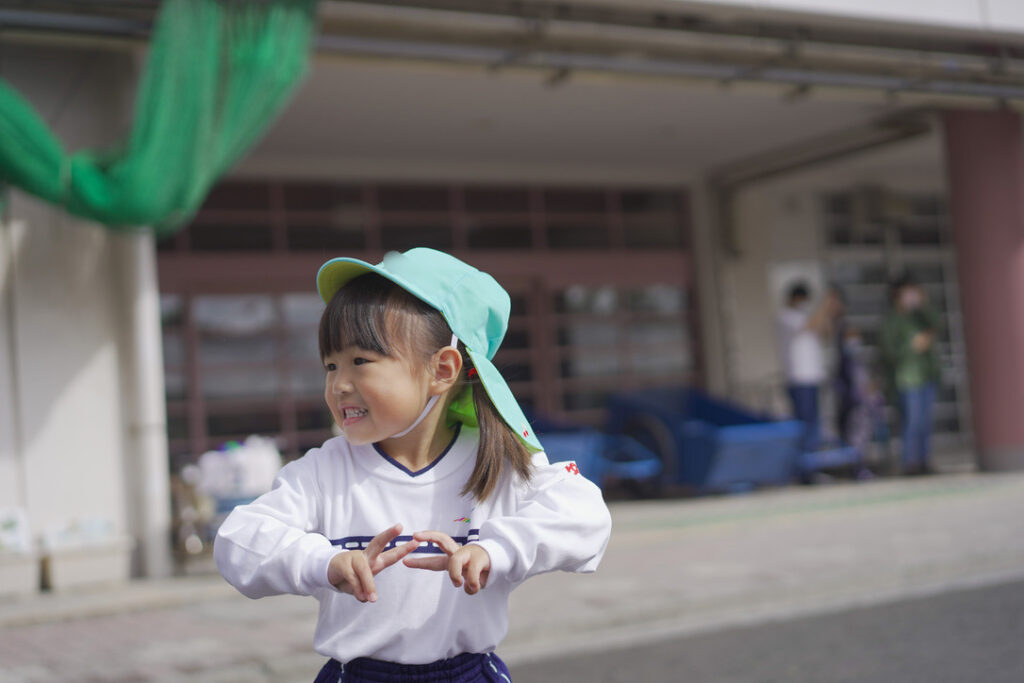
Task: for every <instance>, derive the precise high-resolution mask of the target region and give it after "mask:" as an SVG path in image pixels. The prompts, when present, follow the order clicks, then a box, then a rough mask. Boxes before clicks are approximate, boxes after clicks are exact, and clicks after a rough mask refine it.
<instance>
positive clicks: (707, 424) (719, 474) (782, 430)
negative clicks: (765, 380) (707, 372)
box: [608, 388, 803, 493]
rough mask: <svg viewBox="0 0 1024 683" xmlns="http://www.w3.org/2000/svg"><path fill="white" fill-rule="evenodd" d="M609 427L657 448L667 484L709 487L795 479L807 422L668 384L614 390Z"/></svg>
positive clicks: (709, 489) (744, 486) (740, 487)
mask: <svg viewBox="0 0 1024 683" xmlns="http://www.w3.org/2000/svg"><path fill="white" fill-rule="evenodd" d="M608 431H609V433H611V434H623V435H626V436H630V437H633V438H635V439H636V440H637V441H639V442H640V443H642V444H643V445H644V446H646V447H647V448H649V449H650V450H652V451H653V452H655V453H657V454H658V456H659V457H660V458H661V461H662V464H663V466H664V469H663V475H662V479H661V481H662V482H663V483H664V484H666V485H671V486H682V487H686V488H688V489H691V490H693V491H695V492H699V493H707V492H713V491H734V490H743V489H749V488H752V487H754V486H759V485H765V484H784V483H787V482H789V481H790V480H791V479H792V477H793V474H794V472H795V468H796V464H797V458H798V457H799V455H800V436H801V434H802V431H803V427H802V424H801V423H800V422H799V421H796V420H785V421H773V420H770V419H767V418H765V417H763V416H760V415H756V414H754V413H751V412H748V411H745V410H743V409H742V408H740V407H738V406H735V405H732V404H730V403H727V402H725V401H720V400H716V399H713V398H711V397H710V396H707V395H706V394H703V393H701V392H698V391H695V390H692V389H687V388H662V389H653V390H647V391H643V392H637V393H630V394H618V395H615V396H612V397H611V398H610V399H609V412H608Z"/></svg>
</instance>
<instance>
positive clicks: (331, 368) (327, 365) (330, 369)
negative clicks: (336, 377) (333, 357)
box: [324, 363, 338, 372]
mask: <svg viewBox="0 0 1024 683" xmlns="http://www.w3.org/2000/svg"><path fill="white" fill-rule="evenodd" d="M337 369H338V365H337V364H336V363H325V364H324V370H326V371H327V372H334V371H335V370H337Z"/></svg>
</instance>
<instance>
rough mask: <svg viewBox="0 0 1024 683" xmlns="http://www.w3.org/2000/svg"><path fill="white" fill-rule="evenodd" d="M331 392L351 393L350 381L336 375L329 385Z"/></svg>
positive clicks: (339, 374)
mask: <svg viewBox="0 0 1024 683" xmlns="http://www.w3.org/2000/svg"><path fill="white" fill-rule="evenodd" d="M331 391H333V392H334V393H335V394H347V393H349V392H350V391H352V381H351V380H350V379H349V378H348V377H345V376H343V375H342V374H341V373H338V376H337V377H335V378H334V382H332V383H331Z"/></svg>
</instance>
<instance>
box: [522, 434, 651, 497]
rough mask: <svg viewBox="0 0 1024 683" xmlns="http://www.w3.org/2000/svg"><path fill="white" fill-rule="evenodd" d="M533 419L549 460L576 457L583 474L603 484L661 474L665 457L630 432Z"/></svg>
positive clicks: (646, 478)
mask: <svg viewBox="0 0 1024 683" xmlns="http://www.w3.org/2000/svg"><path fill="white" fill-rule="evenodd" d="M530 423H531V424H532V426H533V429H534V431H535V432H536V433H537V436H538V438H539V439H540V441H541V444H542V445H543V446H544V452H545V453H546V454H547V456H548V461H549V462H568V461H573V462H575V463H576V466H577V467H579V470H580V474H582V475H583V476H585V477H586V478H587V479H589V480H590V481H592V482H594V483H595V484H597V485H598V486H601V487H602V488H603V487H604V486H605V485H606V484H607V483H609V482H611V481H612V480H619V481H621V480H635V481H645V480H651V479H654V478H656V477H658V476H659V475H660V474H661V469H662V463H661V459H660V458H659V457H658V456H657V455H656V454H655V453H652V452H651V451H649V450H648V449H646V448H644V447H643V446H642V445H641V444H639V443H637V442H636V441H635V440H633V439H631V438H629V437H628V436H624V435H608V434H605V433H603V432H599V431H597V430H596V429H592V428H590V427H579V426H572V425H565V424H559V423H555V422H551V421H548V420H545V419H543V418H534V419H531V420H530Z"/></svg>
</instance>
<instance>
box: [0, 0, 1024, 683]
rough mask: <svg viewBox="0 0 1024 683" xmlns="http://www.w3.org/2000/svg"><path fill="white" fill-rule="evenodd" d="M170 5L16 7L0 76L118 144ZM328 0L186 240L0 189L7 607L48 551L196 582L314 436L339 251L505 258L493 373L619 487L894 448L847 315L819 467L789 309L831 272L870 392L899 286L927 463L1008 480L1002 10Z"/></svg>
mask: <svg viewBox="0 0 1024 683" xmlns="http://www.w3.org/2000/svg"><path fill="white" fill-rule="evenodd" d="M158 9H159V3H156V2H146V1H144V0H125V1H123V2H117V1H114V0H106V1H104V0H96V1H90V2H84V1H74V0H61V1H59V0H36V1H34V2H31V3H28V2H0V78H3V79H4V80H5V81H6V82H7V83H8V84H9V85H10V86H11V87H13V88H14V89H16V90H17V91H18V92H20V93H21V95H22V96H24V97H25V98H26V99H27V100H28V101H29V102H30V103H31V104H32V105H33V106H34V107H35V109H36V110H37V111H38V112H39V114H40V116H41V118H42V119H43V120H44V121H45V122H46V123H47V124H48V125H49V126H50V127H51V128H52V130H53V131H54V133H55V134H56V136H57V137H58V138H59V139H60V140H61V141H62V142H63V143H64V144H65V145H66V146H67V148H68V149H70V150H75V149H79V148H90V149H96V148H103V147H105V146H109V145H112V144H115V143H117V142H118V141H119V140H120V139H122V138H123V137H124V136H125V134H126V132H127V131H128V130H129V129H130V128H131V125H132V115H133V99H134V96H135V93H136V90H137V88H138V84H139V79H140V74H141V73H142V72H143V71H144V68H145V57H146V48H147V41H148V38H149V36H150V30H151V27H152V22H153V20H154V17H155V15H156V13H157V11H158ZM316 11H317V28H316V32H315V36H314V39H313V44H314V47H313V50H312V52H311V54H310V56H309V60H310V61H309V70H308V73H307V75H306V77H305V79H304V80H303V81H302V82H301V83H300V85H299V87H298V89H297V90H296V92H295V95H294V98H293V99H292V100H291V102H290V103H289V104H288V106H287V107H286V109H285V110H284V112H283V113H282V114H281V116H280V117H279V118H277V119H276V120H274V121H273V123H272V124H271V126H270V128H269V131H268V132H267V134H266V136H265V137H263V138H262V139H261V140H260V141H259V142H258V143H257V144H256V145H255V147H253V148H252V149H251V150H250V151H248V152H247V153H246V154H245V155H244V156H243V158H242V159H241V161H240V162H239V163H238V164H237V165H235V166H234V167H232V168H230V170H228V171H227V173H226V174H225V175H224V176H223V177H221V178H219V179H218V180H217V182H216V183H215V185H214V186H213V188H212V191H211V192H210V193H209V195H208V196H207V197H206V198H205V200H204V201H203V202H202V204H201V207H200V208H199V209H198V211H197V212H196V213H195V214H194V216H192V217H191V218H189V220H188V221H187V222H186V223H185V224H184V225H182V226H181V227H180V229H179V230H176V231H170V232H167V231H165V232H163V233H161V235H160V236H159V237H154V235H153V234H150V233H145V232H143V233H129V234H124V233H121V232H114V231H110V230H107V229H105V228H104V227H102V226H100V225H97V224H96V223H94V222H90V221H88V220H85V219H80V218H76V217H74V216H71V215H69V214H67V213H66V212H64V210H63V209H61V208H60V207H58V206H52V205H49V204H45V203H43V202H42V201H40V200H38V199H36V198H33V197H32V196H30V195H29V194H27V193H24V192H21V191H18V190H17V189H15V190H13V191H10V192H8V193H6V201H5V203H4V209H3V211H4V213H3V222H2V224H0V231H2V239H0V378H2V381H0V509H3V510H4V514H5V518H4V524H5V525H6V528H7V529H8V536H7V539H8V540H7V542H6V545H7V549H6V551H5V554H4V555H0V569H2V570H3V571H6V572H9V574H7V575H6V576H8V577H9V578H8V579H5V580H4V581H0V584H3V585H4V589H2V590H3V591H4V592H5V593H7V594H8V595H9V596H10V597H9V598H8V599H9V600H26V599H31V597H32V596H35V595H37V594H38V593H39V590H40V585H41V584H40V571H42V573H43V579H42V585H43V586H44V587H46V589H47V591H56V592H59V591H60V589H61V588H62V587H71V586H76V585H79V584H81V585H85V584H109V583H110V582H115V583H118V582H121V583H126V582H129V580H130V579H131V578H132V577H136V578H139V577H148V578H150V579H154V578H159V577H167V576H171V575H179V576H180V575H208V574H209V572H210V570H211V565H210V562H209V550H210V549H209V539H210V537H211V533H212V531H213V530H214V529H215V524H216V520H217V519H218V518H219V517H220V516H222V515H223V514H224V513H225V512H226V511H227V510H229V509H230V507H231V506H232V505H234V504H236V503H237V502H239V501H241V500H246V499H248V498H251V497H252V496H253V495H256V494H258V493H259V491H260V490H262V489H263V488H265V487H266V486H268V481H269V477H272V474H273V471H274V469H275V468H276V466H279V464H280V462H286V461H288V460H290V459H293V458H296V457H299V456H301V455H302V453H304V452H305V451H306V450H307V449H309V448H311V447H314V446H317V445H319V444H320V443H322V442H323V441H324V440H325V439H327V438H329V437H330V436H331V429H332V424H331V418H330V414H329V413H328V411H327V410H326V408H325V406H324V405H323V400H322V391H323V385H322V382H323V371H322V368H321V365H320V362H319V358H318V355H317V347H316V336H315V334H316V326H317V321H318V319H319V314H320V310H321V308H322V304H321V302H320V300H319V298H318V296H317V294H316V291H315V286H314V274H315V272H316V269H317V268H318V266H319V265H320V264H321V263H322V262H323V261H325V260H326V259H328V258H331V257H334V256H339V255H345V256H353V257H356V258H361V259H365V260H368V261H371V262H376V261H378V260H379V259H380V258H381V257H382V256H383V254H384V253H385V252H386V251H388V250H396V249H397V250H404V249H407V248H410V247H414V246H428V247H434V248H437V249H442V250H446V251H450V252H451V253H453V254H455V255H457V256H458V257H460V258H462V259H464V260H466V261H468V262H470V263H472V264H473V265H475V266H477V267H479V268H480V269H482V270H485V271H487V272H490V273H491V274H493V275H494V276H495V277H496V278H497V279H498V281H499V282H501V284H502V285H503V286H504V287H505V288H506V289H507V290H508V291H509V293H510V295H511V297H512V317H511V322H510V326H509V331H508V334H507V336H506V338H505V341H504V344H503V346H502V349H501V351H500V352H499V354H498V356H497V358H496V363H497V365H498V367H499V368H500V369H501V370H502V372H503V374H504V375H505V377H506V378H507V379H508V381H509V383H510V385H511V387H512V389H513V391H514V392H515V394H516V395H517V397H518V398H519V400H520V402H521V404H522V405H523V406H524V408H525V409H527V410H528V411H529V413H530V414H531V415H532V416H534V417H535V419H536V421H537V428H538V431H541V432H542V433H543V432H546V433H549V434H550V435H551V436H550V442H549V441H545V443H546V444H547V443H550V446H549V451H550V452H551V456H552V459H553V460H560V459H576V460H577V461H578V462H580V467H581V470H582V471H583V473H584V474H586V475H588V476H589V477H591V478H592V479H594V480H595V481H597V482H598V483H599V484H601V485H602V486H603V487H604V489H605V491H606V494H607V496H608V498H609V499H610V500H621V501H623V502H622V503H621V506H622V507H616V509H617V510H627V511H628V510H630V509H631V508H628V506H629V505H635V503H629V502H627V501H629V500H631V499H636V498H653V499H660V501H659V502H664V503H665V504H666V505H670V506H676V507H671V508H670V509H671V510H673V511H674V512H672V515H677V516H678V517H677V518H683V517H685V515H686V512H685V511H686V509H687V508H685V507H678V506H679V505H680V503H679V501H678V500H676V499H678V498H679V497H680V496H683V497H693V496H705V495H706V494H720V493H736V492H746V491H750V490H752V489H759V488H762V487H764V486H771V487H779V486H783V487H785V486H788V485H790V484H795V483H796V482H803V483H811V484H825V483H834V482H835V481H837V480H838V481H843V482H849V483H850V485H851V486H852V485H853V482H854V481H856V480H857V475H858V473H859V472H861V471H862V469H867V470H868V472H869V475H870V476H873V477H876V478H878V479H888V478H889V477H888V475H893V474H896V473H898V472H899V463H900V452H901V448H902V443H901V439H900V426H899V425H900V413H899V410H898V402H897V401H896V400H895V399H894V398H893V397H892V396H891V395H890V396H887V397H886V404H885V406H884V408H883V413H882V417H881V419H880V421H879V424H878V425H876V427H877V428H873V429H872V433H871V436H870V438H869V439H867V441H865V442H864V443H861V444H860V446H859V447H858V448H856V449H853V450H851V447H850V443H849V442H848V440H845V439H844V438H843V434H841V433H840V432H841V431H842V430H840V429H838V428H837V427H835V426H834V425H835V420H836V411H837V407H836V403H835V399H834V398H833V394H834V392H833V390H832V380H831V373H832V372H833V370H832V369H834V367H835V364H836V362H837V353H838V351H837V350H836V349H837V348H839V347H837V346H836V344H835V341H836V339H835V337H834V334H835V330H834V329H833V330H832V331H831V333H832V335H833V336H829V335H828V334H826V335H824V336H823V337H822V342H821V343H822V348H823V349H824V353H825V356H826V359H827V365H828V367H829V368H830V371H829V372H830V378H829V379H826V380H824V381H822V382H821V408H820V423H821V429H822V433H823V439H822V442H821V444H818V445H816V446H815V447H814V449H813V450H814V452H815V453H816V454H817V456H816V457H811V456H809V455H808V452H807V451H808V449H807V448H806V444H805V443H804V442H803V441H802V440H801V438H800V435H799V429H798V428H797V427H798V426H799V425H797V427H794V422H793V420H792V419H790V418H791V417H792V411H791V407H790V403H789V399H788V397H787V393H786V388H787V378H786V376H785V372H784V364H783V362H782V361H781V357H782V356H783V354H784V353H785V349H783V348H781V346H780V344H781V342H780V338H779V336H778V330H777V319H778V316H779V314H780V313H781V312H782V310H783V309H784V308H785V306H786V304H787V292H788V291H789V289H790V288H791V287H792V285H793V284H794V283H797V282H803V283H806V284H808V285H809V289H810V299H811V304H812V307H813V306H817V305H818V304H819V303H820V302H821V301H822V300H823V297H824V295H825V293H826V291H827V290H828V288H829V287H830V286H834V287H838V289H839V290H840V291H841V292H842V298H843V310H842V317H843V320H844V321H845V322H846V324H847V325H849V326H851V327H854V328H856V330H857V331H858V334H859V340H860V341H861V342H862V347H863V351H861V352H859V353H861V354H862V355H861V356H860V357H861V359H862V361H863V362H864V364H865V367H867V368H868V370H869V372H871V373H872V374H873V375H877V376H878V378H879V380H880V381H884V377H883V374H884V373H883V371H882V369H881V366H880V365H879V348H880V345H881V340H880V334H881V330H882V327H883V320H884V319H885V316H886V314H887V313H889V312H890V310H891V308H892V305H891V302H890V284H891V283H892V282H893V281H894V280H895V279H896V278H898V277H900V276H910V277H911V278H912V279H913V280H914V282H915V283H916V284H917V285H918V286H919V287H920V288H921V289H922V290H923V291H924V293H925V296H926V298H927V301H928V302H929V304H930V306H931V307H932V308H933V309H934V311H935V313H936V315H937V318H938V320H939V324H938V326H937V328H936V329H935V331H934V332H935V341H934V350H935V353H936V356H937V358H938V359H939V363H940V366H941V379H940V380H939V381H938V382H937V386H936V393H935V402H934V409H933V418H934V419H933V424H932V448H933V462H934V463H935V469H937V470H938V471H940V472H943V473H946V474H949V475H951V476H966V475H967V474H968V473H973V472H994V471H1012V470H1022V469H1024V421H1022V420H1020V417H1019V411H1018V406H1020V405H1022V404H1024V364H1022V362H1021V360H1020V358H1021V356H1020V354H1019V351H1018V349H1019V347H1020V344H1019V342H1020V341H1021V340H1022V339H1024V265H1022V264H1021V261H1020V259H1019V257H1018V254H1019V253H1020V249H1021V240H1022V232H1021V231H1022V229H1024V146H1022V140H1021V132H1022V124H1021V117H1020V111H1021V107H1022V105H1024V6H1022V5H1021V4H1020V3H1019V2H1018V0H954V1H950V2H945V3H924V4H922V3H920V2H917V1H916V0H889V1H888V2H860V3H850V2H846V1H844V0H771V1H764V2H724V1H723V2H720V1H717V0H699V1H698V0H692V1H687V0H560V1H559V2H548V1H546V0H531V1H517V2H510V1H505V0H476V1H474V2H469V1H466V0H385V1H377V2H347V1H334V0H322V1H321V2H320V3H319V4H318V7H317V10H316ZM182 48H183V49H184V50H188V46H187V45H183V46H182ZM1017 297H1021V298H1022V299H1021V300H1020V301H1018V299H1017ZM730 430H731V431H730ZM254 435H255V436H256V437H258V438H256V439H252V438H251V437H253V436H254ZM543 438H544V437H543V436H542V439H543ZM247 439H248V441H247ZM204 454H206V455H205V456H204ZM560 455H562V456H564V457H559V456H560ZM204 457H205V462H204V460H203V459H204ZM268 463H269V464H268ZM275 463H276V464H275ZM956 481H962V480H960V479H957V480H956ZM986 481H987V480H986ZM878 483H882V484H885V483H886V482H875V483H873V484H870V485H876V484H878ZM915 485H916V484H915ZM932 486H934V485H932ZM972 490H973V489H972ZM778 494H779V491H778V489H777V488H773V489H772V491H771V492H769V495H773V496H774V495H778ZM893 495H896V494H893ZM900 495H902V494H900ZM702 500H705V499H704V498H697V499H694V502H695V503H696V504H699V503H700V502H701V501H702ZM887 500H888V499H887ZM683 502H684V503H685V502H686V501H685V500H684V501H683ZM726 504H731V503H726ZM619 505H620V504H619V503H616V506H619ZM641 505H649V504H641ZM642 509H644V510H650V509H651V508H647V507H643V508H642ZM666 509H669V508H666ZM617 514H619V513H617ZM621 514H627V515H628V514H632V513H630V512H624V513H621ZM666 514H667V513H666ZM730 514H731V513H730ZM744 514H746V513H744ZM751 514H752V516H756V515H753V513H751ZM741 516H742V515H741ZM628 526H629V525H628V524H626V527H627V528H628ZM0 547H3V546H0ZM1014 548H1015V550H1014V552H1016V551H1017V549H1019V548H1017V546H1014ZM74 562H79V563H80V564H73V563H74ZM2 608H3V603H2V602H0V609H2ZM1018 663H1019V661H1018ZM712 678H715V677H714V676H712ZM225 680H230V678H226V679H225ZM537 680H544V678H543V677H541V678H538V679H537ZM548 680H554V678H549V679H548ZM566 680H571V678H567V679H566ZM595 680H596V679H595ZM608 680H612V679H608ZM615 680H628V679H627V678H621V679H615ZM636 680H642V679H636ZM650 680H654V679H650ZM666 680H667V679H666ZM709 680H710V678H709ZM723 680H724V679H723ZM737 680H739V679H737ZM749 680H759V679H757V678H751V679H749ZM765 680H767V679H765ZM806 680H815V679H814V678H813V677H810V678H806ZM865 680H867V679H865ZM922 680H924V679H922ZM933 680H937V679H933ZM991 680H995V679H991Z"/></svg>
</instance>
